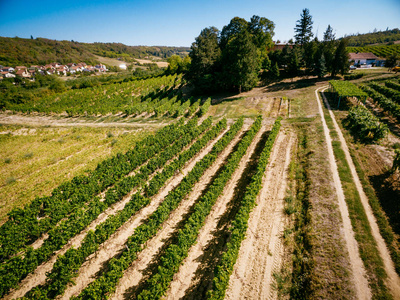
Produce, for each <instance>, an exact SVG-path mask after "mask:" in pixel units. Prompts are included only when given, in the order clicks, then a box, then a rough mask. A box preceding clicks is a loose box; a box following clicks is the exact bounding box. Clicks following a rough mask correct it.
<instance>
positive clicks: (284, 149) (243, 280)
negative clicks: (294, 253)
mask: <svg viewBox="0 0 400 300" xmlns="http://www.w3.org/2000/svg"><path fill="white" fill-rule="evenodd" d="M293 141H294V135H293V133H286V132H284V131H281V133H280V134H279V135H278V137H277V139H276V141H275V145H274V148H273V151H272V154H271V157H270V162H269V164H268V166H267V169H266V173H265V176H264V178H263V187H262V189H261V191H260V193H259V195H258V197H257V206H256V207H255V208H254V210H253V211H252V212H251V214H250V218H249V222H248V229H247V233H246V239H245V240H244V241H243V242H242V245H241V247H240V252H239V256H238V260H237V262H236V264H235V267H234V270H233V273H232V275H231V278H230V281H229V287H228V289H227V291H226V297H225V299H269V298H270V297H271V296H273V295H274V294H275V291H274V290H272V289H271V283H272V280H273V279H272V278H273V277H272V274H273V273H274V272H276V271H278V269H279V268H280V265H281V255H282V253H283V245H282V242H281V236H282V234H283V227H284V226H283V223H284V215H283V207H284V197H285V192H286V182H287V168H288V165H289V162H290V153H291V149H292V146H293Z"/></svg>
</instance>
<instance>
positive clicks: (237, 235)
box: [207, 118, 281, 300]
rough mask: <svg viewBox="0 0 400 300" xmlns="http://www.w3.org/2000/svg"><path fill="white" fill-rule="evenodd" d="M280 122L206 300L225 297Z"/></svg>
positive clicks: (234, 227)
mask: <svg viewBox="0 0 400 300" xmlns="http://www.w3.org/2000/svg"><path fill="white" fill-rule="evenodd" d="M280 122H281V119H280V118H278V119H277V120H276V121H275V123H274V126H273V127H272V130H271V132H270V134H269V136H268V140H267V142H266V143H265V146H264V149H263V151H262V153H261V155H260V159H259V161H258V165H257V170H256V173H255V174H254V175H253V177H252V178H251V182H250V183H249V185H248V186H247V187H246V192H245V194H244V196H243V199H242V200H241V203H240V207H239V210H238V212H237V214H236V216H235V219H234V220H233V221H232V226H231V227H230V228H229V231H230V238H229V242H228V243H227V246H226V250H225V252H224V253H223V254H222V258H221V260H220V263H219V264H218V266H217V267H216V268H215V276H214V279H213V287H212V289H211V290H210V291H209V292H208V293H207V299H213V300H217V299H221V300H222V299H224V297H225V291H226V289H227V287H228V285H229V278H230V276H231V274H232V272H233V267H234V265H235V263H236V260H237V257H238V255H239V250H240V246H241V243H242V241H243V240H244V239H245V238H246V231H247V223H248V220H249V217H250V212H251V211H252V209H253V207H254V206H255V205H256V198H257V195H258V193H259V191H260V189H261V187H262V178H263V176H264V173H265V169H266V167H267V164H268V160H269V157H270V154H271V151H272V147H273V145H274V142H275V139H276V137H277V135H278V133H279V129H280V127H281V123H280Z"/></svg>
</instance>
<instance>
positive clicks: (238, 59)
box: [187, 16, 274, 92]
mask: <svg viewBox="0 0 400 300" xmlns="http://www.w3.org/2000/svg"><path fill="white" fill-rule="evenodd" d="M218 34H219V32H218V30H217V29H216V28H215V27H209V28H206V29H204V30H203V31H202V32H201V33H200V35H199V36H198V37H197V38H196V40H195V42H194V43H193V44H192V47H191V50H192V51H191V53H190V58H191V60H192V61H191V65H190V68H189V72H188V74H187V78H188V79H189V81H190V82H191V83H193V84H194V85H195V87H196V88H197V89H199V90H202V91H205V90H208V91H210V90H215V89H218V90H220V89H227V90H234V91H239V92H240V91H244V90H249V89H251V88H253V87H254V86H255V85H256V83H257V81H258V74H259V71H260V68H261V65H262V64H263V63H264V65H265V67H269V60H268V56H267V49H268V48H270V47H271V46H272V36H273V35H274V23H273V22H271V21H270V20H268V19H267V18H264V17H259V16H253V17H252V18H251V20H250V21H249V22H248V21H246V20H245V19H243V18H239V17H235V18H233V19H232V20H231V21H230V22H229V24H228V25H226V26H224V27H223V29H222V31H221V33H220V34H219V35H218Z"/></svg>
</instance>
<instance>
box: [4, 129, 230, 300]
mask: <svg viewBox="0 0 400 300" xmlns="http://www.w3.org/2000/svg"><path fill="white" fill-rule="evenodd" d="M226 131H228V129H226V130H224V131H223V132H222V133H220V134H219V135H218V137H217V138H215V139H214V140H212V141H211V142H209V143H208V145H207V146H206V147H204V148H203V150H201V151H200V154H197V156H195V157H194V158H192V159H191V160H190V161H189V162H188V163H186V165H185V167H184V168H183V169H182V172H181V173H179V175H176V176H175V177H173V178H172V179H170V180H168V181H167V183H166V185H169V184H170V185H174V186H175V185H177V184H179V182H180V181H181V180H182V178H183V177H184V176H183V174H186V173H187V172H189V171H190V170H191V169H192V168H193V166H194V165H195V164H196V162H197V161H198V160H200V159H201V158H203V157H204V156H205V155H206V154H207V153H208V152H209V151H210V149H211V148H212V147H213V146H214V144H215V143H216V142H217V141H218V140H219V139H220V138H221V137H222V136H223V135H224V133H225V132H226ZM196 140H197V139H196ZM194 142H195V141H192V142H191V143H190V144H189V145H188V146H186V147H184V150H185V149H187V148H188V147H190V146H191V145H192V144H193V143H194ZM184 150H183V151H184ZM146 163H147V162H146ZM146 163H145V164H146ZM145 164H144V165H145ZM141 166H143V165H141ZM141 166H139V167H137V168H135V170H133V171H132V172H130V173H129V175H128V176H133V175H134V174H135V173H137V171H138V170H139V169H140V168H141ZM157 171H160V170H157ZM157 171H156V172H157ZM156 172H155V173H156ZM155 173H153V174H152V176H151V177H150V178H152V177H153V176H154V174H155ZM171 189H172V188H171ZM136 191H137V188H135V189H133V190H132V191H131V192H130V193H129V194H128V195H126V196H125V197H124V198H123V199H122V200H121V201H119V202H117V203H115V204H114V205H112V206H111V207H109V208H107V209H106V210H105V211H104V212H102V213H101V214H100V215H99V216H98V218H97V219H96V220H95V221H93V222H92V223H91V224H90V225H89V226H88V227H86V228H85V229H84V230H83V231H81V232H80V233H79V234H77V235H75V236H74V237H73V238H72V239H71V240H70V241H69V242H68V243H67V244H66V245H65V246H64V247H63V248H62V249H60V250H58V251H56V252H55V254H54V255H53V256H52V257H51V259H50V260H48V261H47V262H45V263H43V264H42V265H40V266H38V267H37V268H36V270H35V271H34V272H33V273H31V274H29V275H28V276H27V277H26V278H25V279H23V280H22V281H21V283H20V284H19V286H20V288H19V289H15V290H12V291H11V292H10V293H9V294H8V295H7V296H6V297H4V299H15V298H18V297H22V296H24V295H25V294H26V293H27V292H28V291H30V290H31V289H32V288H34V287H35V286H38V285H40V284H44V283H45V281H46V273H47V272H50V271H51V270H52V268H53V265H54V263H55V262H56V260H57V258H58V256H59V255H63V254H65V252H67V250H68V249H70V248H71V247H72V246H74V247H75V248H78V247H79V246H80V245H81V243H82V241H83V239H84V238H85V236H86V234H87V233H88V231H89V230H94V229H95V228H96V226H97V225H99V224H101V223H103V222H104V221H105V220H106V219H107V218H108V216H109V215H114V214H116V213H117V212H118V211H119V210H121V209H123V208H124V206H125V205H126V203H128V202H129V201H130V199H131V197H132V195H133V194H134V193H135V192H136ZM163 194H164V193H163ZM100 195H101V197H103V198H104V197H105V192H102V193H101V194H100ZM165 195H166V194H165ZM157 199H158V201H161V200H162V199H161V198H160V199H159V198H157ZM150 205H153V203H151V204H150ZM157 206H158V204H157ZM144 209H146V208H144ZM140 213H141V211H139V212H138V214H140ZM135 216H136V215H134V216H132V218H131V219H130V220H128V221H127V223H128V222H130V221H132V219H134V218H135ZM125 224H126V223H125ZM123 226H125V225H123ZM119 230H122V227H121V229H119ZM117 232H118V231H117ZM112 237H113V236H112ZM46 238H47V234H46V235H44V236H43V237H42V238H41V240H40V241H37V242H35V243H37V244H36V246H40V244H42V243H43V242H44V239H46ZM110 238H111V237H110ZM100 249H101V248H100ZM92 256H93V255H92ZM90 258H91V257H89V259H90ZM86 263H87V262H86Z"/></svg>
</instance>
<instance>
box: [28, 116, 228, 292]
mask: <svg viewBox="0 0 400 300" xmlns="http://www.w3.org/2000/svg"><path fill="white" fill-rule="evenodd" d="M207 120H210V121H211V119H207ZM224 128H226V119H223V120H221V121H220V122H219V123H218V124H217V125H216V126H214V128H213V129H212V130H210V131H208V132H207V133H206V134H205V135H204V136H203V137H202V138H201V139H199V140H198V141H197V142H196V143H195V144H193V145H192V146H191V147H190V148H189V149H188V150H186V151H185V152H183V153H182V154H181V155H180V156H179V158H177V159H176V160H175V161H174V163H172V164H170V165H169V166H172V167H174V171H175V172H176V171H177V170H179V169H180V167H181V166H183V164H184V163H185V162H187V161H188V160H189V159H190V158H191V157H193V156H194V155H195V154H196V153H198V152H199V151H200V150H201V149H202V148H203V147H204V146H205V145H206V144H207V143H208V142H209V141H210V140H211V139H213V138H215V137H216V136H217V135H218V134H219V132H221V130H222V129H224ZM175 162H177V163H175ZM172 174H173V173H171V172H170V173H169V175H170V176H172ZM166 179H167V178H166V177H164V182H165V181H166ZM159 188H161V186H160V187H159ZM156 192H158V191H156ZM149 201H150V199H149V198H145V197H143V196H142V195H141V194H140V192H137V193H136V194H134V195H133V196H132V198H131V200H130V201H129V202H128V203H127V204H126V205H125V207H124V208H123V209H122V210H120V211H119V212H118V213H117V214H115V215H112V216H110V217H109V218H107V220H106V221H105V222H103V223H101V224H99V225H98V226H96V229H95V231H90V232H89V233H88V234H87V235H86V237H85V238H84V240H83V242H82V245H81V246H80V247H79V248H78V249H74V248H71V249H69V250H68V251H67V252H66V253H65V254H64V255H61V256H60V257H58V259H57V261H56V263H55V264H54V267H53V270H52V271H51V272H50V273H48V274H47V277H48V280H47V282H46V285H45V286H40V287H36V288H34V289H33V290H32V291H31V292H30V293H29V294H28V298H35V297H36V298H38V297H39V295H40V297H41V298H45V297H48V298H54V297H55V296H57V295H60V294H63V293H64V291H65V288H66V286H67V284H68V283H69V282H70V281H71V280H72V278H73V277H74V276H75V275H76V274H77V273H76V272H77V271H78V270H79V268H80V266H81V265H82V263H83V262H84V261H85V259H86V258H87V257H88V256H89V255H90V254H92V253H94V252H95V251H97V249H98V247H99V245H100V244H101V243H103V242H105V241H106V240H107V239H108V238H109V237H110V236H111V235H112V234H113V233H114V232H115V231H116V230H117V229H118V228H119V227H121V226H122V225H123V224H124V223H125V222H126V221H127V220H128V219H129V218H130V217H131V216H132V215H133V214H134V213H135V212H137V211H138V210H139V209H141V208H143V207H144V206H146V205H147V204H149Z"/></svg>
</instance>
